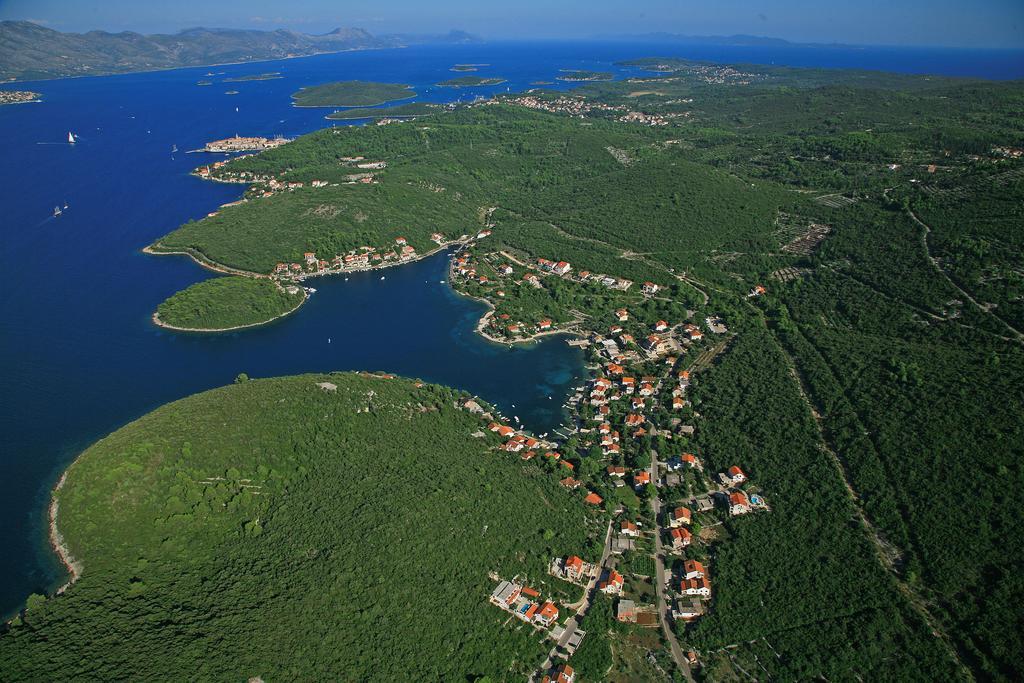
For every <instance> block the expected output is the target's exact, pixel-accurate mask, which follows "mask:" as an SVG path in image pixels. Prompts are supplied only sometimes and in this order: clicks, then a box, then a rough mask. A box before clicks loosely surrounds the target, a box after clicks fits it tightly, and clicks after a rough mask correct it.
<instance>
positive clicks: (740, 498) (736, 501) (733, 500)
mask: <svg viewBox="0 0 1024 683" xmlns="http://www.w3.org/2000/svg"><path fill="white" fill-rule="evenodd" d="M748 512H750V500H748V499H747V494H745V493H743V492H742V491H739V492H737V493H730V494H729V514H730V515H733V516H736V515H745V514H747V513H748Z"/></svg>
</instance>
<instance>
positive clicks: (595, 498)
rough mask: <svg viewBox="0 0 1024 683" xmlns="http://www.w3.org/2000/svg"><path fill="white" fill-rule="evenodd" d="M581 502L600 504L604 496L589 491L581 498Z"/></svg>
mask: <svg viewBox="0 0 1024 683" xmlns="http://www.w3.org/2000/svg"><path fill="white" fill-rule="evenodd" d="M583 502H584V503H589V504H590V505H600V504H601V503H603V502H604V498H602V497H601V496H599V495H597V494H596V493H594V492H593V491H591V492H590V493H588V494H587V497H586V498H584V499H583Z"/></svg>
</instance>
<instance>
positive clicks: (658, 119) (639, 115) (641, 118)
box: [615, 111, 668, 126]
mask: <svg viewBox="0 0 1024 683" xmlns="http://www.w3.org/2000/svg"><path fill="white" fill-rule="evenodd" d="M615 120H616V121H620V122H622V123H640V124H643V125H645V126H667V125H668V119H666V118H665V117H664V116H658V115H657V114H644V113H643V112H639V111H631V112H628V113H626V114H624V115H622V116H620V117H618V118H617V119H615Z"/></svg>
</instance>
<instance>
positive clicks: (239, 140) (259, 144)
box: [198, 135, 291, 153]
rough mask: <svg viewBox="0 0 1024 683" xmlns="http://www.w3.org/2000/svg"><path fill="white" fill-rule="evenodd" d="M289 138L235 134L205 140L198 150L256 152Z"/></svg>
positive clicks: (271, 147)
mask: <svg viewBox="0 0 1024 683" xmlns="http://www.w3.org/2000/svg"><path fill="white" fill-rule="evenodd" d="M289 142H291V140H289V139H287V138H283V137H276V138H264V137H258V136H257V137H242V136H241V135H235V136H234V137H230V138H224V139H223V140H213V141H211V142H207V143H206V145H204V146H203V148H202V149H200V150H198V151H200V152H218V153H219V152H257V151H262V150H265V149H275V148H277V147H280V146H281V145H284V144H287V143H289Z"/></svg>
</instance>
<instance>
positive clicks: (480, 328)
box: [448, 261, 587, 346]
mask: <svg viewBox="0 0 1024 683" xmlns="http://www.w3.org/2000/svg"><path fill="white" fill-rule="evenodd" d="M452 280H453V272H452V261H449V262H448V288H449V289H451V290H452V291H453V292H455V293H456V294H458V295H459V296H462V297H465V298H467V299H472V300H473V301H479V302H480V303H482V304H484V305H485V306H487V312H486V313H484V314H483V315H482V316H480V319H479V320H477V321H476V327H475V328H474V331H475V332H476V333H477V334H478V335H480V336H481V337H483V338H484V339H486V340H487V341H489V342H491V343H492V344H501V345H502V346H505V345H508V346H512V345H514V344H529V343H530V342H532V341H537V340H538V339H540V338H541V337H553V336H556V335H560V334H563V335H566V336H569V337H576V338H578V339H584V338H586V336H587V335H586V334H584V333H582V332H578V331H573V330H559V329H555V330H545V331H544V332H535V333H534V334H531V335H530V336H529V337H517V338H515V339H499V338H497V337H492V336H491V335H490V334H488V333H487V331H486V330H484V328H485V327H486V326H487V323H488V322H489V321H490V319H491V316H493V315H494V312H495V311H496V310H497V309H496V308H495V306H494V304H493V303H491V302H490V300H488V299H484V298H483V297H479V296H473V295H472V294H466V293H465V292H460V291H459V290H457V289H455V287H454V285H453V284H452ZM580 322H582V321H577V322H574V323H572V324H573V325H578V324H579V323H580Z"/></svg>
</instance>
